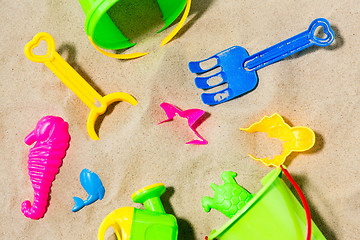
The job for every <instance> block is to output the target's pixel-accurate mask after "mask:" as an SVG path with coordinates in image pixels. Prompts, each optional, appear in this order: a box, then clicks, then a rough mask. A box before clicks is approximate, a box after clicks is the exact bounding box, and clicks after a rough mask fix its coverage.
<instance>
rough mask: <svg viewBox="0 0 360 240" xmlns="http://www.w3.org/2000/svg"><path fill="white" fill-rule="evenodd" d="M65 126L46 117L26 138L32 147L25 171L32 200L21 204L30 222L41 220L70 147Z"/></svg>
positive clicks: (61, 122)
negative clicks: (52, 186)
mask: <svg viewBox="0 0 360 240" xmlns="http://www.w3.org/2000/svg"><path fill="white" fill-rule="evenodd" d="M68 127H69V125H68V123H67V122H65V121H64V120H63V119H62V118H61V117H54V116H46V117H43V118H41V119H40V120H39V122H38V123H37V124H36V128H35V129H34V130H33V131H31V133H30V134H29V135H27V136H26V138H25V143H26V144H27V145H32V144H33V143H34V142H36V143H35V145H34V146H33V147H32V148H31V149H30V151H29V156H28V157H29V160H28V169H29V176H30V181H31V183H32V186H33V189H34V201H33V204H32V205H31V203H30V201H24V202H23V203H22V205H21V211H22V212H23V214H24V215H25V216H26V217H28V218H31V219H34V220H37V219H39V218H42V217H43V216H44V214H45V212H46V210H47V207H48V205H49V202H48V201H49V195H50V189H51V185H52V182H53V181H54V179H55V175H56V174H57V173H58V171H59V168H60V166H61V164H62V159H63V158H64V157H65V155H66V150H67V149H68V147H69V141H70V135H69V133H68Z"/></svg>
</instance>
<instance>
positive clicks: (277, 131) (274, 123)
mask: <svg viewBox="0 0 360 240" xmlns="http://www.w3.org/2000/svg"><path fill="white" fill-rule="evenodd" d="M240 130H243V131H246V132H249V133H254V132H265V133H267V134H268V135H269V137H271V138H277V139H279V140H280V141H282V142H283V152H282V154H280V155H277V156H275V157H274V158H273V159H269V158H268V157H266V158H256V157H255V156H254V155H252V154H249V156H250V157H251V158H252V159H254V160H256V161H261V162H262V163H263V164H265V165H266V166H274V167H280V165H282V164H283V163H284V162H285V159H286V157H287V156H289V155H290V154H291V153H292V152H303V151H306V150H309V149H310V148H312V147H313V146H314V144H315V133H314V132H313V131H312V130H311V129H310V128H307V127H290V126H289V125H288V124H286V123H285V122H284V120H283V118H282V117H281V116H280V115H279V114H277V113H275V114H273V115H272V116H270V117H268V116H265V117H263V118H262V119H261V120H260V121H259V122H256V123H254V124H252V125H251V126H250V127H249V128H240Z"/></svg>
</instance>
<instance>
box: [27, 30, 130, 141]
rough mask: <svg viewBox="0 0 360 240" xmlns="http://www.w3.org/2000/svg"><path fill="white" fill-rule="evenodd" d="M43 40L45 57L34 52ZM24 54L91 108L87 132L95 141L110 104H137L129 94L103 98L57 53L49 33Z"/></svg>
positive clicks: (28, 45) (112, 94)
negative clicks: (119, 102) (45, 48)
mask: <svg viewBox="0 0 360 240" xmlns="http://www.w3.org/2000/svg"><path fill="white" fill-rule="evenodd" d="M42 40H44V41H45V42H46V44H47V52H46V54H45V55H36V54H34V52H33V50H34V48H35V47H37V46H38V45H39V44H40V42H41V41H42ZM24 52H25V55H26V57H27V58H28V59H29V60H31V61H33V62H40V63H44V64H45V65H46V66H47V67H48V68H49V69H50V70H51V71H52V72H53V73H55V75H56V76H57V77H58V78H60V80H61V81H62V82H63V83H64V84H65V85H66V86H67V87H68V88H70V89H71V90H72V91H73V92H74V93H75V94H76V96H78V97H79V98H80V99H81V101H83V102H84V103H85V105H86V106H88V107H89V108H90V113H89V116H88V119H87V131H88V133H89V135H90V137H91V139H93V140H99V137H98V135H97V134H96V132H95V122H96V119H97V117H98V116H100V115H101V114H103V113H105V111H106V109H107V107H108V106H109V105H110V104H112V103H114V102H118V101H125V102H128V103H130V104H132V105H136V104H137V101H136V99H135V98H134V97H132V96H131V95H129V94H127V93H122V92H116V93H111V94H108V95H106V96H104V97H102V96H101V95H100V94H99V93H98V92H96V90H95V89H94V88H92V87H91V86H90V84H88V83H87V82H86V81H85V79H83V78H82V77H81V76H80V75H79V74H78V73H77V72H76V71H75V70H74V69H73V68H72V67H71V66H70V65H69V64H68V63H67V62H66V61H65V60H64V59H63V58H62V57H61V56H60V55H59V54H58V53H57V52H56V48H55V41H54V38H53V37H52V36H51V35H50V34H48V33H45V32H40V33H38V34H36V35H35V37H34V38H33V40H31V41H30V42H28V43H27V44H26V45H25V49H24Z"/></svg>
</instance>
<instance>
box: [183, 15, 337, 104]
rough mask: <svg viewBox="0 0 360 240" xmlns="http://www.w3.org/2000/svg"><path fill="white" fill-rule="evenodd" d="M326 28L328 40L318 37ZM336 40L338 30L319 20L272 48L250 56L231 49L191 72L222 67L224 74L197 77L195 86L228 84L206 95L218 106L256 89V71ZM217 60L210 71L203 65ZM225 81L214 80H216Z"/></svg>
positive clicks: (195, 65) (193, 65)
mask: <svg viewBox="0 0 360 240" xmlns="http://www.w3.org/2000/svg"><path fill="white" fill-rule="evenodd" d="M319 27H322V28H323V32H324V34H325V37H324V38H319V37H317V36H315V31H316V29H317V28H319ZM334 38H335V34H334V31H333V30H332V29H331V27H330V24H329V22H328V21H327V20H326V19H324V18H318V19H315V20H314V21H313V22H312V23H311V24H310V26H309V29H308V30H307V31H305V32H303V33H300V34H298V35H296V36H294V37H292V38H289V39H288V40H285V41H283V42H280V43H278V44H276V45H274V46H272V47H270V48H267V49H265V50H263V51H260V52H258V53H256V54H254V55H251V56H249V54H248V53H247V51H246V50H245V49H244V48H242V47H239V46H234V47H231V48H228V49H226V50H224V51H222V52H220V53H217V54H215V55H214V56H212V57H210V58H207V59H205V60H202V61H194V62H189V69H190V71H191V72H193V73H196V74H202V73H205V72H208V71H210V70H213V69H215V68H217V67H221V71H220V72H218V73H216V74H213V75H211V76H209V77H196V78H195V84H196V86H197V87H198V88H200V89H204V90H206V89H211V88H214V87H216V86H219V85H221V84H224V83H227V84H228V87H227V88H225V89H223V90H221V91H218V92H215V93H203V94H202V95H201V99H202V101H203V102H204V103H205V104H208V105H217V104H220V103H223V102H226V101H229V100H231V99H233V98H235V97H238V96H241V95H244V94H245V93H248V92H250V91H252V90H253V89H255V88H256V86H257V84H258V77H257V75H256V71H257V70H259V69H261V68H263V67H266V66H268V65H270V64H272V63H274V62H277V61H280V60H281V59H283V58H286V57H288V56H290V55H291V54H294V53H296V52H299V51H301V50H303V49H305V48H308V47H310V46H312V45H317V46H320V47H326V46H329V45H330V44H331V43H332V42H333V41H334ZM213 58H214V59H216V60H217V63H216V64H215V66H212V67H210V68H208V69H203V68H202V67H201V66H200V64H201V63H202V62H205V61H208V60H210V59H213ZM213 77H220V78H222V79H221V80H219V81H214V80H215V78H214V79H213Z"/></svg>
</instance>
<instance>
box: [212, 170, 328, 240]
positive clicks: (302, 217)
mask: <svg viewBox="0 0 360 240" xmlns="http://www.w3.org/2000/svg"><path fill="white" fill-rule="evenodd" d="M281 173H282V169H280V168H277V169H274V170H273V171H271V172H270V173H269V174H267V175H266V176H265V177H264V178H263V179H262V180H261V182H262V184H263V185H264V186H263V187H262V188H261V189H260V191H258V192H257V193H256V194H255V195H253V197H252V198H251V199H250V200H249V201H247V202H245V201H242V202H243V203H245V205H243V206H242V207H241V208H240V209H239V210H238V211H237V213H236V214H235V215H234V216H233V217H231V218H230V220H229V221H228V222H227V223H226V224H225V225H223V226H222V227H221V228H220V229H218V230H213V231H212V232H211V233H210V235H209V237H208V239H209V240H212V239H217V240H243V239H246V240H259V239H267V240H289V239H291V240H303V239H305V236H306V235H305V229H306V224H307V216H306V214H305V212H304V209H303V208H302V206H301V204H300V203H299V202H298V200H297V199H296V197H295V196H294V195H293V194H292V192H291V191H290V189H289V188H288V187H287V185H286V184H285V182H284V181H283V180H282V178H281ZM223 174H224V173H223ZM224 186H225V185H224ZM221 187H222V186H218V187H217V188H216V189H217V190H215V194H217V191H218V194H223V198H225V197H226V196H227V195H230V191H231V190H230V189H228V188H226V189H221ZM236 189H237V187H234V191H236ZM221 200H222V198H220V202H216V199H214V200H213V201H214V202H212V204H210V207H213V208H216V207H217V206H218V205H219V204H220V205H224V204H225V203H226V204H225V207H226V208H236V207H237V203H236V201H235V202H232V201H226V202H223V203H222V202H221ZM311 223H312V224H311V225H312V231H310V232H311V234H310V235H309V236H310V237H312V238H313V239H314V240H315V239H316V240H325V237H324V236H323V234H322V233H321V232H320V230H319V229H318V228H317V226H316V225H315V223H314V222H311ZM311 225H310V226H311ZM307 239H310V238H307Z"/></svg>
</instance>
